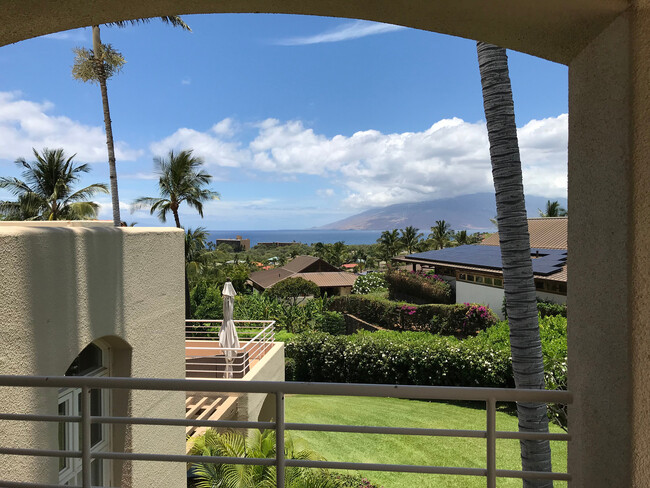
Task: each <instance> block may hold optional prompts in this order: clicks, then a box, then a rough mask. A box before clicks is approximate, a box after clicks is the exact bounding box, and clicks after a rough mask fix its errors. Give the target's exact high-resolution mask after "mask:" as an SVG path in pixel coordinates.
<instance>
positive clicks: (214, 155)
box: [150, 119, 250, 168]
mask: <svg viewBox="0 0 650 488" xmlns="http://www.w3.org/2000/svg"><path fill="white" fill-rule="evenodd" d="M227 120H229V119H225V120H222V121H221V122H219V123H217V124H215V125H214V126H212V127H211V128H210V130H209V131H208V132H199V131H197V130H194V129H187V128H181V129H178V130H177V131H176V132H174V133H173V134H172V135H171V136H169V137H166V138H165V139H163V140H161V141H157V142H154V143H152V144H151V146H150V149H151V152H152V153H153V154H154V155H157V156H164V155H166V154H167V153H168V152H169V151H170V150H172V149H173V150H175V151H180V150H184V149H192V150H193V151H194V154H195V155H197V156H200V157H202V158H203V159H204V160H205V162H206V164H208V165H209V166H221V167H231V168H236V167H239V166H241V165H242V162H244V161H245V160H247V159H249V158H250V155H249V153H248V151H245V150H244V151H243V150H241V149H240V144H239V143H238V142H226V141H223V140H222V139H220V137H221V136H223V135H224V131H226V132H227V129H228V126H229V124H230V123H227V124H225V125H224V122H225V121H227ZM226 135H227V134H226Z"/></svg>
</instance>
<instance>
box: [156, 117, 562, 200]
mask: <svg viewBox="0 0 650 488" xmlns="http://www.w3.org/2000/svg"><path fill="white" fill-rule="evenodd" d="M222 123H223V121H222V122H220V123H219V124H222ZM231 123H232V122H228V124H231ZM219 124H217V125H219ZM215 127H216V126H215ZM255 127H256V129H257V134H256V136H255V137H254V138H253V140H252V141H251V142H249V143H248V145H245V144H241V143H237V142H224V141H223V140H222V138H221V135H220V133H219V131H216V130H214V127H213V128H212V129H210V130H209V131H207V132H198V131H194V130H192V129H180V130H178V131H176V132H175V133H174V134H173V135H172V136H170V137H169V138H167V139H165V140H164V141H162V142H161V143H156V144H154V145H152V147H157V146H161V147H162V146H165V147H167V146H169V145H170V144H171V143H172V142H173V144H174V145H175V146H176V147H194V148H196V149H197V152H199V153H201V154H202V155H204V157H206V160H209V161H211V162H212V164H216V165H221V166H227V165H228V164H224V162H225V163H229V162H232V164H231V165H232V166H235V165H236V166H239V167H240V168H242V169H245V170H247V171H250V172H257V173H260V172H263V173H272V174H273V175H274V177H276V178H278V179H280V178H282V179H286V178H298V177H299V176H300V175H315V176H320V177H322V178H323V179H324V180H327V181H329V182H330V183H331V184H334V185H336V186H338V187H341V188H343V190H344V191H343V193H344V194H345V195H346V196H345V198H344V199H343V204H344V205H347V206H350V207H354V208H357V209H361V208H368V207H373V206H383V205H390V204H394V203H405V202H416V201H424V200H433V199H437V198H446V197H453V196H458V195H465V194H469V193H477V192H492V191H494V188H493V184H492V171H491V166H490V156H489V146H488V140H487V132H486V128H485V123H484V122H476V123H470V122H465V121H463V120H461V119H459V118H453V119H444V120H440V121H438V122H436V123H435V124H433V125H432V126H431V127H430V128H428V129H426V130H424V131H421V132H404V133H395V134H383V133H382V132H379V131H376V130H366V131H360V132H356V133H354V134H352V135H351V136H344V135H336V136H334V137H331V138H329V137H326V136H324V135H322V134H317V133H316V132H314V130H313V129H311V128H309V127H305V125H304V124H303V123H302V122H301V121H288V122H280V121H279V120H277V119H267V120H264V121H261V122H259V123H257V124H256V125H255ZM567 131H568V116H567V115H566V114H563V115H560V116H558V117H555V118H548V119H543V120H532V121H530V122H529V123H527V124H526V125H524V126H523V127H521V128H519V131H518V132H519V139H520V148H521V156H522V166H523V172H524V185H525V188H526V192H527V193H528V194H534V195H542V196H549V197H558V196H565V195H566V192H567V181H566V174H567ZM208 155H209V157H208ZM330 192H331V194H334V190H333V189H331V188H328V189H322V190H319V191H318V192H317V194H318V195H320V196H329V195H330Z"/></svg>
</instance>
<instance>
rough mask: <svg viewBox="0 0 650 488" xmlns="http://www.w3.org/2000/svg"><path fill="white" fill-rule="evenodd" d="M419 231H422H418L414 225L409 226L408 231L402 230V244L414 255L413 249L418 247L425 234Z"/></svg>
mask: <svg viewBox="0 0 650 488" xmlns="http://www.w3.org/2000/svg"><path fill="white" fill-rule="evenodd" d="M419 230H420V229H416V228H415V227H413V226H412V225H409V226H408V227H407V228H406V229H402V230H400V232H401V233H402V237H401V240H402V244H403V245H404V247H405V248H406V250H407V251H408V253H409V254H413V249H415V248H416V247H417V245H418V243H419V242H420V239H422V237H424V234H422V233H419V232H418V231H419Z"/></svg>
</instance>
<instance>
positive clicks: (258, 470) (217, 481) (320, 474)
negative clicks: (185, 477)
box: [190, 429, 341, 488]
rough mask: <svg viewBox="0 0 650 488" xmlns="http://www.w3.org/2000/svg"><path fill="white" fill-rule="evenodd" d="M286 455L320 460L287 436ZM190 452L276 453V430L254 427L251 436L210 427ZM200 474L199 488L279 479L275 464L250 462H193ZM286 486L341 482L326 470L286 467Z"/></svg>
mask: <svg viewBox="0 0 650 488" xmlns="http://www.w3.org/2000/svg"><path fill="white" fill-rule="evenodd" d="M284 450H285V457H286V458H287V459H302V460H319V459H322V458H321V457H320V456H318V455H317V454H316V453H314V452H313V451H309V450H301V451H297V450H296V449H295V447H294V444H293V441H292V439H291V437H287V438H286V440H285V446H284ZM190 454H191V455H200V456H220V457H248V458H273V457H275V432H274V431H272V430H265V431H264V432H260V431H258V430H254V431H252V433H251V434H250V435H249V436H248V437H244V435H243V434H240V433H237V432H226V433H219V432H217V431H215V430H213V429H208V430H207V431H206V433H205V434H204V435H203V436H201V437H199V438H198V439H197V440H196V441H195V442H194V445H193V446H192V449H191V450H190ZM192 467H193V468H194V472H195V474H196V475H197V476H198V479H199V480H198V483H197V485H196V486H197V488H216V487H219V488H274V487H275V486H277V483H276V475H277V471H276V467H275V466H247V465H239V464H199V463H195V464H192ZM284 475H285V486H286V487H287V488H336V487H340V486H341V484H340V483H339V482H338V481H337V480H335V479H333V478H330V477H329V476H327V472H326V471H324V470H312V469H309V468H298V467H288V468H285V473H284Z"/></svg>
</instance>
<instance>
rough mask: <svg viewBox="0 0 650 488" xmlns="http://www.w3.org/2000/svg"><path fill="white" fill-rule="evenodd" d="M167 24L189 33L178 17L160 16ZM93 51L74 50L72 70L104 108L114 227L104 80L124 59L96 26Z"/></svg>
mask: <svg viewBox="0 0 650 488" xmlns="http://www.w3.org/2000/svg"><path fill="white" fill-rule="evenodd" d="M150 20H151V19H134V20H124V21H119V22H111V23H109V24H107V25H114V26H117V27H126V26H127V25H134V24H139V23H147V22H149V21H150ZM160 20H162V21H163V22H164V23H166V24H171V25H173V26H175V27H181V28H183V29H185V30H188V31H191V29H190V28H189V26H188V25H187V24H186V23H185V22H183V19H181V18H180V17H179V16H178V15H171V16H163V17H160ZM92 34H93V49H92V51H91V50H89V49H84V48H75V49H74V53H75V61H74V65H73V67H72V76H73V78H75V79H77V80H81V81H84V82H88V81H90V82H91V83H97V84H99V88H100V90H101V94H102V105H103V109H104V128H105V130H106V147H107V150H108V167H109V173H110V182H111V200H112V203H113V224H114V225H115V226H116V227H119V226H120V224H121V222H122V221H121V219H120V199H119V196H118V191H117V170H116V168H115V148H114V144H113V126H112V123H111V113H110V108H109V106H108V89H107V87H106V81H107V80H108V79H109V78H110V77H111V76H113V75H114V74H116V73H119V72H120V71H121V69H122V66H124V63H125V61H124V57H123V56H122V54H121V53H120V52H119V51H117V50H115V49H113V47H112V46H111V45H110V44H102V41H101V33H100V30H99V25H93V27H92Z"/></svg>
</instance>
